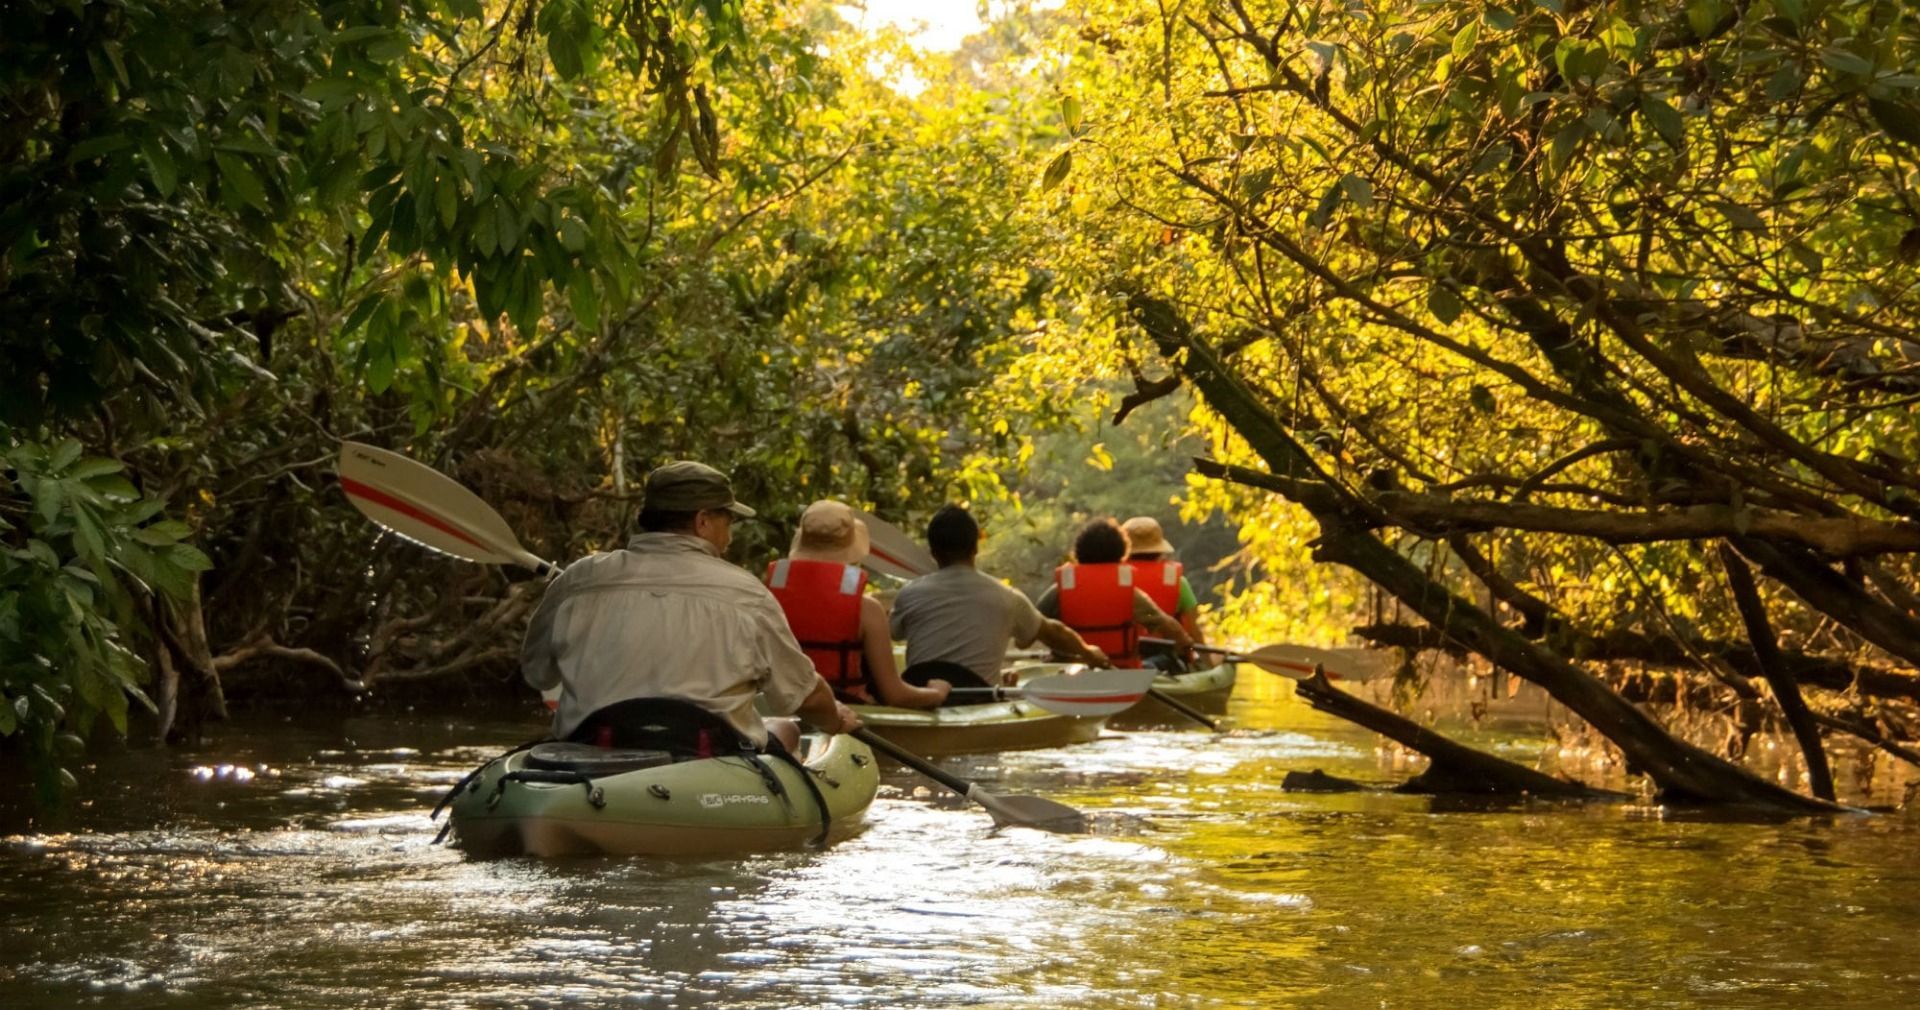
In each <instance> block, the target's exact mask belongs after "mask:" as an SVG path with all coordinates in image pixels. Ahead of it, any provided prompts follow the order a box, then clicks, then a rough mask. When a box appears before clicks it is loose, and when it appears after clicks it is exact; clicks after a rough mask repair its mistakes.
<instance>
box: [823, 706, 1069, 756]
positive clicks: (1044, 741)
mask: <svg viewBox="0 0 1920 1010" xmlns="http://www.w3.org/2000/svg"><path fill="white" fill-rule="evenodd" d="M853 710H854V711H855V712H857V713H859V715H860V719H861V721H862V722H864V723H866V725H867V728H868V729H870V730H872V731H873V732H874V733H876V734H878V735H879V736H882V737H885V738H886V739H887V740H889V741H891V742H892V743H895V744H898V745H899V746H900V747H902V748H904V749H906V750H909V751H912V752H913V753H915V754H920V755H923V756H937V755H942V754H984V753H992V752H994V751H1005V750H1039V749H1043V748H1047V747H1065V746H1067V745H1068V744H1076V743H1086V742H1088V741H1090V740H1092V739H1094V738H1095V737H1098V736H1099V735H1100V730H1101V728H1102V727H1103V726H1105V725H1106V723H1107V717H1106V716H1095V717H1089V716H1069V715H1057V714H1055V713H1052V712H1048V711H1046V710H1044V709H1042V708H1040V707H1039V706H1037V705H1034V704H1033V703H1031V702H1027V701H1017V700H1015V701H998V702H992V703H988V704H981V705H951V706H948V707H945V708H936V709H908V708H889V707H887V706H885V705H855V706H853Z"/></svg>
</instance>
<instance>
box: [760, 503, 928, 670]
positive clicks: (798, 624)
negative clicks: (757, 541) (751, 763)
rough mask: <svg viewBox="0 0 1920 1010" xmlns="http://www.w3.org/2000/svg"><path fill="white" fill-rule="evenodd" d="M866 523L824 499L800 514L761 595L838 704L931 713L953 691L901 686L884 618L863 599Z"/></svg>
mask: <svg viewBox="0 0 1920 1010" xmlns="http://www.w3.org/2000/svg"><path fill="white" fill-rule="evenodd" d="M868 549H869V541H868V534H867V524H866V523H864V522H862V521H860V518H859V517H858V516H856V515H854V514H853V510H852V509H851V508H848V507H847V506H846V505H844V504H841V503H840V502H837V501H831V500H826V499H823V500H821V501H817V502H814V503H813V504H812V505H809V506H807V510H806V511H805V512H803V513H801V515H800V529H799V531H798V532H796V533H795V534H794V537H793V547H792V549H791V550H789V551H788V556H787V558H786V559H785V560H782V561H776V562H774V563H773V564H771V565H769V566H768V567H767V588H768V589H769V590H770V591H772V593H773V598H774V599H775V600H777V601H779V603H780V609H781V610H782V611H783V612H784V613H785V614H786V615H787V622H788V624H789V625H790V626H791V627H792V628H793V633H794V637H796V638H798V639H799V641H800V646H801V648H803V649H805V650H806V653H807V657H808V658H809V659H811V660H813V665H814V669H816V670H818V671H819V673H820V676H821V677H822V678H824V679H825V680H826V682H827V684H828V685H829V686H830V687H832V688H833V693H834V696H835V697H837V698H839V699H840V700H841V701H843V702H852V703H854V704H863V705H872V704H880V705H891V706H893V707H895V708H935V707H938V706H939V705H940V703H941V702H943V701H946V700H947V692H948V691H950V690H951V689H952V685H950V684H949V683H948V682H946V681H944V680H931V681H928V683H927V685H926V686H925V687H915V686H913V685H911V684H908V683H906V682H905V681H903V680H901V679H900V670H899V668H898V666H897V665H896V664H895V662H894V658H893V640H892V638H891V636H890V635H889V634H888V631H887V612H886V609H885V608H883V607H882V606H881V605H880V601H878V600H876V599H874V598H873V597H871V596H868V595H866V585H867V576H866V573H865V572H863V571H861V570H860V562H862V561H865V560H866V558H867V551H868Z"/></svg>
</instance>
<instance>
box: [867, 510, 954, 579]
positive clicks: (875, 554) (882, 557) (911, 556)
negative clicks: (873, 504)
mask: <svg viewBox="0 0 1920 1010" xmlns="http://www.w3.org/2000/svg"><path fill="white" fill-rule="evenodd" d="M853 514H854V515H855V516H856V517H858V518H859V520H860V521H861V522H863V523H866V524H867V540H868V547H867V559H866V560H865V561H862V562H861V564H862V565H863V566H865V567H866V569H867V570H868V571H871V572H878V573H879V574H881V575H892V576H895V577H897V578H902V579H917V578H919V577H920V576H922V575H925V574H927V573H928V572H931V571H934V570H936V569H938V568H939V567H940V564H939V562H937V561H935V560H933V555H931V554H929V553H927V549H926V548H925V547H922V546H920V544H919V543H918V542H917V541H915V540H914V539H913V538H912V537H910V536H908V535H906V534H905V533H902V532H901V531H900V529H899V527H896V526H894V525H893V524H892V523H889V522H887V521H886V520H885V519H881V518H880V517H878V516H875V515H871V514H868V513H866V512H862V511H860V510H859V509H854V510H853Z"/></svg>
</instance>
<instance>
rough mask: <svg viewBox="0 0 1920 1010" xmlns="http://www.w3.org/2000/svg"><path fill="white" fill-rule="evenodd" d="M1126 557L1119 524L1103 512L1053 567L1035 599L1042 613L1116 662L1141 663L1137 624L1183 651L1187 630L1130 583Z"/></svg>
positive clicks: (1187, 640) (1190, 644)
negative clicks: (1045, 586)
mask: <svg viewBox="0 0 1920 1010" xmlns="http://www.w3.org/2000/svg"><path fill="white" fill-rule="evenodd" d="M1126 557H1127V535H1126V533H1124V532H1122V531H1121V529H1120V524H1118V523H1116V522H1114V521H1113V520H1112V519H1109V518H1105V517H1102V518H1099V519H1095V520H1093V521H1092V522H1089V523H1087V525H1085V526H1083V527H1081V529H1080V534H1079V535H1078V536H1076V537H1074V539H1073V560H1072V561H1071V562H1069V563H1067V564H1064V565H1061V566H1060V567H1058V568H1056V569H1054V570H1053V585H1052V586H1050V587H1048V589H1047V591H1046V592H1045V593H1043V594H1041V596H1040V600H1039V602H1038V604H1037V606H1038V607H1039V608H1040V612H1041V613H1042V614H1045V615H1047V616H1048V617H1058V618H1059V619H1060V620H1061V622H1063V623H1064V624H1066V626H1067V627H1069V628H1072V629H1073V630H1075V631H1077V632H1079V633H1080V636H1081V637H1082V638H1085V639H1086V640H1087V641H1088V642H1090V643H1092V644H1093V645H1097V646H1099V647H1100V648H1101V649H1102V650H1104V651H1105V652H1106V654H1107V655H1108V656H1109V657H1111V658H1112V659H1113V665H1115V666H1119V667H1128V668H1133V667H1138V666H1139V665H1140V635H1139V632H1140V630H1141V629H1145V630H1147V631H1149V632H1152V633H1153V634H1155V635H1159V636H1162V637H1165V638H1170V639H1173V641H1174V643H1175V646H1176V648H1178V649H1179V650H1180V651H1181V652H1183V653H1184V652H1186V651H1187V650H1188V649H1191V648H1192V647H1193V639H1192V638H1190V637H1189V636H1188V635H1187V629H1185V628H1182V627H1181V626H1180V622H1179V621H1176V620H1174V619H1173V618H1172V617H1171V616H1169V615H1168V614H1167V612H1166V611H1164V610H1161V609H1160V608H1159V607H1158V606H1156V605H1155V604H1154V602H1153V599H1152V598H1151V597H1149V596H1148V595H1147V594H1146V593H1144V592H1142V591H1141V590H1140V588H1139V587H1138V586H1136V585H1134V579H1133V568H1132V566H1130V565H1128V564H1127V563H1126Z"/></svg>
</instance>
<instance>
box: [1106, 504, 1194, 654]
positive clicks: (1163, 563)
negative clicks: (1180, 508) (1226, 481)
mask: <svg viewBox="0 0 1920 1010" xmlns="http://www.w3.org/2000/svg"><path fill="white" fill-rule="evenodd" d="M1120 532H1122V533H1125V534H1126V535H1127V564H1128V565H1129V566H1131V567H1132V568H1133V584H1134V585H1135V586H1137V587H1139V589H1140V591H1141V592H1143V593H1146V594H1147V597H1148V598H1149V599H1151V600H1153V603H1154V606H1157V607H1159V608H1160V609H1161V610H1164V611H1166V612H1167V613H1169V614H1172V615H1173V616H1174V618H1175V619H1176V620H1178V621H1179V622H1180V627H1182V628H1185V629H1186V632H1187V637H1188V638H1191V639H1193V641H1194V644H1196V645H1205V644H1206V642H1207V638H1206V635H1205V634H1204V633H1203V632H1202V631H1201V629H1200V601H1199V599H1198V598H1196V597H1195V596H1194V595H1193V586H1192V585H1191V584H1189V583H1188V582H1187V576H1186V575H1185V573H1184V572H1183V571H1182V566H1181V564H1180V562H1178V561H1175V560H1174V559H1173V545H1172V544H1170V543H1168V542H1167V536H1166V534H1165V533H1162V532H1161V531H1160V523H1159V521H1157V520H1155V519H1154V518H1153V517H1152V516H1134V517H1133V518H1132V519H1129V520H1127V521H1126V522H1124V523H1121V524H1120ZM1141 652H1142V655H1143V656H1144V657H1146V659H1147V660H1148V661H1150V662H1151V661H1152V660H1153V659H1155V658H1156V652H1158V653H1163V654H1166V658H1167V659H1169V660H1171V661H1172V662H1173V663H1179V662H1180V661H1179V658H1178V657H1177V656H1175V655H1173V654H1171V653H1168V652H1167V647H1166V646H1158V647H1154V646H1147V647H1143V648H1142V650H1141ZM1156 665H1158V664H1156Z"/></svg>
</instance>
